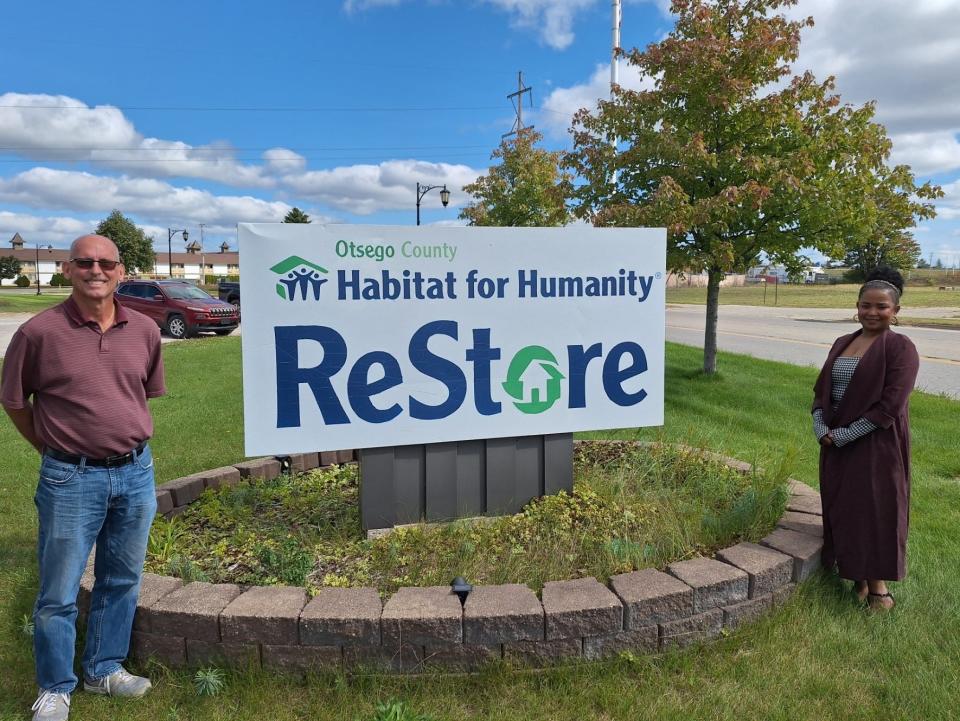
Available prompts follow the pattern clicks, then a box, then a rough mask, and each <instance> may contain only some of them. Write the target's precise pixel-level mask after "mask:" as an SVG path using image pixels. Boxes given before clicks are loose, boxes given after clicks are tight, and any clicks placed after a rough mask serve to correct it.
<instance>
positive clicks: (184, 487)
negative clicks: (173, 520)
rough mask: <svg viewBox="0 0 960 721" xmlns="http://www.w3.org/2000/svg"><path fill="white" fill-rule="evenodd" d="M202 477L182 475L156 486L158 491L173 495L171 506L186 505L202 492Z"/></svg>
mask: <svg viewBox="0 0 960 721" xmlns="http://www.w3.org/2000/svg"><path fill="white" fill-rule="evenodd" d="M203 488H204V486H203V479H202V478H200V477H198V476H184V477H183V478H175V479H173V480H172V481H167V482H166V483H164V484H163V485H162V486H159V487H158V490H160V491H167V492H169V493H170V495H171V496H172V497H173V506H174V508H176V507H177V506H188V505H190V504H191V503H193V502H194V501H195V500H197V499H198V498H199V497H200V494H201V493H203Z"/></svg>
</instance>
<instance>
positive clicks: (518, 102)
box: [500, 70, 533, 138]
mask: <svg viewBox="0 0 960 721" xmlns="http://www.w3.org/2000/svg"><path fill="white" fill-rule="evenodd" d="M524 93H529V94H530V107H531V108H532V107H533V88H528V87H524V85H523V71H522V70H521V71H520V72H518V73H517V91H516V92H515V93H510V94H509V95H508V96H507V99H509V100H510V102H511V103H512V104H513V110H514V112H516V114H517V119H516V120H515V121H514V123H513V129H512V130H511V131H510V132H509V133H504V134H503V135H501V136H500V137H501V138H509V137H510V136H511V135H517V134H519V133H522V132H523V131H524V130H533V126H532V125H526V126H525V125H524V124H523V95H524Z"/></svg>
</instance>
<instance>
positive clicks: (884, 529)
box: [813, 330, 920, 581]
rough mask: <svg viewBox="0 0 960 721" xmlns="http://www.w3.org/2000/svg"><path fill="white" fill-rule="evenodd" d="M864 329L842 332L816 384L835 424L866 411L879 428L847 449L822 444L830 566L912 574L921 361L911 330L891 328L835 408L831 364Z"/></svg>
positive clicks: (862, 575)
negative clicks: (913, 421) (915, 396)
mask: <svg viewBox="0 0 960 721" xmlns="http://www.w3.org/2000/svg"><path fill="white" fill-rule="evenodd" d="M861 332H862V331H859V330H858V331H857V332H856V333H851V334H850V335H845V336H842V337H840V338H838V339H837V340H836V341H835V342H834V344H833V348H831V349H830V354H829V355H828V356H827V362H826V363H825V364H824V366H823V368H822V369H821V371H820V376H819V377H818V378H817V382H816V384H815V385H814V387H813V392H814V401H813V408H814V409H817V408H822V409H823V420H824V423H826V424H827V426H828V427H829V428H840V427H843V426H847V425H849V424H850V423H852V422H853V421H855V420H857V419H858V418H860V417H864V418H866V419H867V420H869V421H871V422H872V423H873V424H874V425H876V426H877V429H876V430H875V431H873V432H872V433H869V434H868V435H866V436H864V437H863V438H860V439H858V440H856V441H853V442H852V443H849V444H847V445H846V446H843V447H842V448H835V447H832V446H830V447H821V449H820V496H821V499H822V501H823V565H824V567H826V568H832V567H833V566H834V565H836V567H837V570H838V572H839V574H840V576H841V577H843V578H849V579H855V580H862V579H874V580H880V579H883V580H887V581H899V580H900V579H902V578H903V577H904V576H905V575H906V571H907V565H906V551H907V527H908V525H909V521H910V415H909V410H908V401H909V398H910V392H911V391H912V390H913V385H914V382H915V381H916V379H917V370H918V369H919V366H920V359H919V356H918V355H917V349H916V348H915V347H914V345H913V343H912V342H911V341H910V339H909V338H907V337H906V336H903V335H900V334H898V333H893V332H891V331H889V330H888V331H886V332H884V333H883V334H882V335H881V336H880V337H879V338H877V339H876V340H875V341H874V342H873V344H872V345H871V346H870V347H869V348H868V349H867V351H866V353H864V354H863V357H862V358H861V359H860V362H859V363H858V364H857V369H856V371H855V372H854V374H853V378H851V379H850V384H849V385H848V386H847V390H846V392H845V393H844V395H843V399H842V400H841V401H840V404H839V405H838V406H837V409H836V411H834V410H833V407H832V406H833V403H832V401H831V398H830V389H831V386H832V379H831V369H832V368H833V363H834V361H835V360H836V358H837V356H839V355H840V354H841V353H843V350H844V348H846V347H847V346H848V345H849V344H850V342H851V341H852V340H853V339H854V338H856V337H857V336H859V335H860V333H861Z"/></svg>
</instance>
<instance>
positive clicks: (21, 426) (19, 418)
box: [3, 403, 43, 453]
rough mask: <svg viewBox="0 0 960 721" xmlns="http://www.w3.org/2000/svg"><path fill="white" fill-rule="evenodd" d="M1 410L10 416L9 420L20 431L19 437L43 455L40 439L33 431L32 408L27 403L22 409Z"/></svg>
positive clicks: (5, 408)
mask: <svg viewBox="0 0 960 721" xmlns="http://www.w3.org/2000/svg"><path fill="white" fill-rule="evenodd" d="M3 410H5V411H6V412H7V415H8V416H10V420H11V421H13V425H14V426H16V428H17V430H18V431H20V435H21V436H23V437H24V438H26V439H27V441H28V442H29V443H30V445H31V446H33V447H34V448H36V449H37V453H43V444H42V443H40V439H39V438H37V434H36V433H35V432H34V430H33V406H31V405H30V404H29V403H28V404H27V405H26V407H24V408H7V407H6V406H4V408H3Z"/></svg>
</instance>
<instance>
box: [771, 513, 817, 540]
mask: <svg viewBox="0 0 960 721" xmlns="http://www.w3.org/2000/svg"><path fill="white" fill-rule="evenodd" d="M777 525H778V526H779V527H780V528H789V529H790V530H791V531H799V532H800V533H809V534H810V535H811V536H819V537H820V538H823V516H817V515H815V514H813V513H798V512H797V511H787V512H786V513H784V514H783V515H782V516H780V520H779V521H777Z"/></svg>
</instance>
